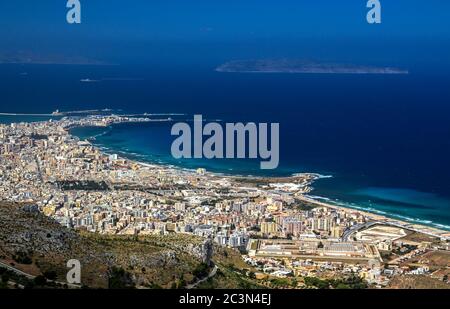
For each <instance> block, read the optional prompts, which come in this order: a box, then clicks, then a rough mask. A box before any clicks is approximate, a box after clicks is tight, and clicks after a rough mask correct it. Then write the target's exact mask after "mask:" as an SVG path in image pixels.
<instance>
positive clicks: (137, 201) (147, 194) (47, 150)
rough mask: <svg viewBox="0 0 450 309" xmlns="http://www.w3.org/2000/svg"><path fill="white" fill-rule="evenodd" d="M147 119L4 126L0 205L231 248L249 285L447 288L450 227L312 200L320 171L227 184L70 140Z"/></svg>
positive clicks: (95, 229) (98, 227) (81, 227)
mask: <svg viewBox="0 0 450 309" xmlns="http://www.w3.org/2000/svg"><path fill="white" fill-rule="evenodd" d="M149 121H155V120H153V119H150V118H148V117H143V118H138V117H127V116H116V115H102V116H86V117H64V118H62V119H60V120H49V121H43V122H27V123H25V122H24V123H13V124H8V125H6V124H5V125H0V144H1V145H2V146H1V149H0V166H1V168H0V200H1V201H7V202H14V203H20V204H26V205H29V207H33V208H34V209H35V210H36V211H38V212H40V213H42V214H45V216H47V217H49V218H52V219H53V220H55V221H56V222H58V223H59V224H60V225H61V226H64V227H66V228H68V229H73V230H78V231H85V232H88V233H97V234H105V235H161V236H163V235H176V234H190V235H195V236H198V237H201V238H204V239H211V240H213V241H214V242H215V243H216V244H217V245H218V246H223V247H228V248H232V249H233V250H236V251H238V252H239V253H240V254H241V256H242V258H243V259H244V261H245V262H246V263H247V264H248V265H249V266H251V267H253V269H255V272H254V274H252V276H254V277H255V279H256V280H258V279H261V280H263V279H264V278H297V277H315V278H320V279H330V278H339V277H341V276H345V275H346V274H347V275H348V274H352V275H356V276H357V277H358V278H360V279H361V280H363V281H364V282H366V283H367V284H370V285H371V286H373V287H379V288H382V287H387V286H389V285H390V284H392V281H393V279H394V278H398V277H399V276H400V277H401V276H403V275H405V276H416V277H420V278H424V280H427V279H429V278H432V279H436V280H439V281H440V282H442V283H443V284H450V279H449V274H450V242H449V240H450V232H449V231H444V230H438V229H435V228H432V227H427V226H422V225H415V224H411V223H408V222H402V221H399V220H395V219H392V218H387V217H384V216H380V215H377V214H372V213H368V212H365V211H361V210H357V209H350V208H344V207H339V206H336V205H334V204H332V203H328V202H324V201H321V200H318V199H315V198H314V197H312V196H311V195H310V193H311V191H312V190H313V185H314V182H315V181H317V180H318V179H320V178H321V177H322V176H321V175H318V174H312V173H311V174H297V175H293V176H291V177H284V178H270V177H260V178H257V177H241V176H225V175H219V174H214V173H210V172H208V171H207V170H205V169H203V168H199V169H198V170H195V171H193V170H185V169H180V168H175V167H171V166H166V165H161V164H149V163H142V162H137V161H135V160H130V159H128V158H124V157H121V156H119V155H117V154H112V153H105V152H103V151H102V150H100V149H99V148H98V147H96V146H95V145H94V144H93V143H92V141H89V140H80V139H79V138H77V137H75V136H73V135H71V133H70V130H71V129H72V128H76V127H108V126H111V125H114V124H118V123H139V122H149ZM395 280H397V279H395Z"/></svg>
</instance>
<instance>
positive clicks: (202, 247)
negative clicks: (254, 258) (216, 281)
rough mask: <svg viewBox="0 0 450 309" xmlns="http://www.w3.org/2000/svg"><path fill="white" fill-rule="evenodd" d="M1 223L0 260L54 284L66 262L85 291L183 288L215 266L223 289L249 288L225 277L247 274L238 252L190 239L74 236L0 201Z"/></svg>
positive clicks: (239, 280) (31, 212) (21, 207)
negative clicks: (77, 270) (231, 272)
mask: <svg viewBox="0 0 450 309" xmlns="http://www.w3.org/2000/svg"><path fill="white" fill-rule="evenodd" d="M0 222H1V224H0V262H1V263H3V264H6V265H10V266H13V267H14V268H16V269H19V270H21V271H23V272H25V273H27V274H30V275H33V276H39V275H42V274H46V273H49V272H50V273H56V280H57V281H60V282H65V278H66V273H67V271H68V269H67V268H66V263H67V261H68V260H70V259H77V260H79V261H80V262H81V265H82V271H81V273H82V278H81V280H82V284H83V285H84V286H86V287H91V288H108V287H111V288H130V287H148V288H160V287H162V288H182V287H184V286H186V285H188V284H189V283H191V284H192V283H195V282H196V280H198V279H199V278H202V276H207V275H208V273H209V271H210V269H211V267H212V266H210V265H212V264H215V265H217V266H218V267H219V269H223V270H224V271H223V272H222V271H221V272H219V274H221V282H223V284H224V285H225V286H227V287H240V286H241V285H242V282H244V283H245V284H246V285H248V284H249V283H248V282H247V281H248V280H249V279H247V278H242V277H240V278H236V276H229V277H227V276H224V275H223V273H226V269H227V268H229V267H230V266H231V265H232V266H233V267H235V268H237V269H241V270H243V273H245V268H246V267H247V266H246V264H245V263H244V262H243V261H242V259H241V257H240V255H239V254H238V253H237V252H235V251H233V250H229V249H225V248H219V247H217V246H215V245H213V244H212V243H211V242H210V241H209V242H208V241H205V240H204V239H201V238H197V237H193V236H190V235H180V234H174V235H168V236H143V237H134V236H103V235H98V234H92V233H87V232H77V231H73V230H69V229H66V228H64V227H62V226H60V225H59V224H58V223H56V222H54V221H53V220H51V219H49V218H47V217H45V216H43V215H42V214H40V213H39V212H38V211H37V209H35V208H33V207H30V206H24V205H17V204H11V203H0ZM209 260H212V262H213V263H209V262H210V261H209ZM252 285H253V284H252ZM216 287H220V286H216ZM255 287H256V286H255Z"/></svg>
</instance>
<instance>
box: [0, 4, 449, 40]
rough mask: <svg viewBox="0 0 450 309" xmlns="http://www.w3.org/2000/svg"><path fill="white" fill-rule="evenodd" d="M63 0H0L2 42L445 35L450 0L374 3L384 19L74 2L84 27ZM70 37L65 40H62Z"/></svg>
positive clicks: (311, 7) (287, 8)
mask: <svg viewBox="0 0 450 309" xmlns="http://www.w3.org/2000/svg"><path fill="white" fill-rule="evenodd" d="M65 3H66V1H65V0H40V1H33V0H2V1H1V2H0V35H1V37H2V38H3V39H9V40H21V39H22V40H26V39H29V38H36V37H44V38H55V39H57V38H58V39H60V38H61V37H66V38H67V39H77V38H83V37H91V38H102V39H116V40H120V39H122V38H126V39H137V40H140V39H154V38H159V39H174V40H178V39H236V38H244V39H245V38H248V37H305V36H306V37H311V36H313V37H317V36H330V37H332V36H337V37H339V36H347V37H349V36H350V37H351V36H369V35H385V36H388V35H389V36H400V37H403V36H406V37H411V36H412V37H414V36H418V37H430V36H431V37H445V38H449V37H450V18H449V14H450V1H447V0H427V1H424V0H420V1H419V0H381V3H382V5H383V24H382V25H379V26H371V25H368V24H367V23H366V21H365V14H366V12H367V9H366V1H365V0H345V1H344V0H339V1H333V0H314V1H312V0H294V1H282V0H281V1H275V0H273V1H267V0H208V1H205V0H189V1H186V0H131V1H125V0H81V3H82V9H83V10H82V13H83V24H82V25H80V26H70V25H67V24H66V23H65V13H66V8H65ZM69 36H70V38H69Z"/></svg>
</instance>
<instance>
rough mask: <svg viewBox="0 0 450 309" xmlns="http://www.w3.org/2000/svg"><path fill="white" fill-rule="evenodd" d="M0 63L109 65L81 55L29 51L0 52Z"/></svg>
mask: <svg viewBox="0 0 450 309" xmlns="http://www.w3.org/2000/svg"><path fill="white" fill-rule="evenodd" d="M0 64H59V65H110V64H109V63H106V62H103V61H98V60H95V59H89V58H86V57H82V56H66V55H59V54H39V53H35V52H31V51H18V52H0Z"/></svg>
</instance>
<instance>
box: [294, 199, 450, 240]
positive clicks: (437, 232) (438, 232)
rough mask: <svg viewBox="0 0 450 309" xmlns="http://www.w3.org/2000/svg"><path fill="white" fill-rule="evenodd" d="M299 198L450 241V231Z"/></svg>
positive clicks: (366, 211)
mask: <svg viewBox="0 0 450 309" xmlns="http://www.w3.org/2000/svg"><path fill="white" fill-rule="evenodd" d="M298 198H299V199H300V200H302V201H304V202H306V203H310V204H313V205H316V206H319V207H326V208H332V209H337V210H344V211H347V212H358V213H360V214H363V215H364V216H366V217H368V218H370V219H371V220H373V221H377V222H380V223H384V224H389V225H393V226H397V227H401V228H404V229H406V230H410V231H414V232H419V233H423V234H426V235H429V236H433V237H438V238H441V239H446V240H450V231H446V230H442V229H438V228H435V227H431V226H427V225H423V224H415V223H410V222H408V221H403V220H398V219H393V218H390V217H388V216H389V214H386V215H381V214H377V213H375V211H371V210H362V209H357V208H356V207H350V206H340V205H335V204H333V203H330V202H328V201H327V202H322V201H320V200H319V199H324V198H322V197H312V196H308V195H302V196H299V197H298Z"/></svg>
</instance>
